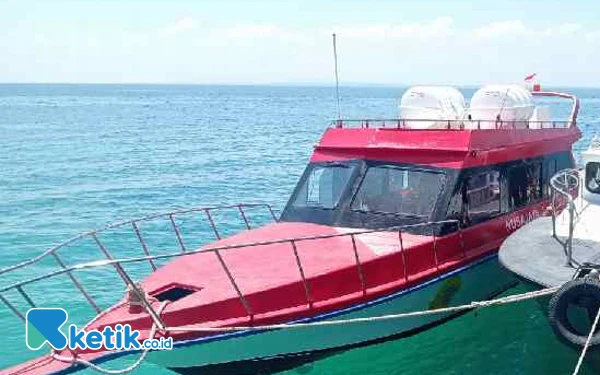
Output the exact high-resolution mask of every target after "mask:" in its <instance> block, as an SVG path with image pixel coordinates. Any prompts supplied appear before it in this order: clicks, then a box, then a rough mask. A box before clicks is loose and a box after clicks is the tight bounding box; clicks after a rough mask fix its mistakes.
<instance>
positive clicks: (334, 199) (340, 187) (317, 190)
mask: <svg viewBox="0 0 600 375" xmlns="http://www.w3.org/2000/svg"><path fill="white" fill-rule="evenodd" d="M354 168H355V167H354V166H353V165H348V164H342V163H327V164H321V165H313V166H312V168H311V169H310V170H309V171H308V174H307V177H306V178H305V179H304V182H303V183H302V184H301V185H300V188H299V189H298V192H297V193H296V197H295V198H294V200H293V203H292V205H293V206H294V207H296V208H307V207H312V208H324V209H333V208H335V207H336V206H337V205H338V203H339V201H340V197H341V195H342V192H343V191H344V190H345V189H346V187H347V185H348V182H349V181H350V176H351V175H352V173H353V172H354Z"/></svg>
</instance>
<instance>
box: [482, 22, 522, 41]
mask: <svg viewBox="0 0 600 375" xmlns="http://www.w3.org/2000/svg"><path fill="white" fill-rule="evenodd" d="M528 32H529V30H528V29H527V28H526V27H525V24H524V23H523V21H520V20H511V21H502V22H493V23H490V24H488V25H485V26H482V27H478V28H476V29H474V30H473V36H475V37H476V38H493V37H498V36H505V35H523V34H527V33H528Z"/></svg>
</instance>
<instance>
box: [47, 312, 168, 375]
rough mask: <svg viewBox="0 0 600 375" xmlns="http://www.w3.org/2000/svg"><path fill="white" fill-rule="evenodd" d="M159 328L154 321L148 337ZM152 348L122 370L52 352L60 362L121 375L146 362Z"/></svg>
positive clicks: (152, 336)
mask: <svg viewBox="0 0 600 375" xmlns="http://www.w3.org/2000/svg"><path fill="white" fill-rule="evenodd" d="M167 303H168V301H165V302H163V304H162V305H161V306H160V307H159V308H158V310H157V313H158V314H161V313H162V311H163V309H164V308H165V306H166V305H167ZM157 329H158V327H157V325H156V323H152V329H151V330H150V335H149V336H148V338H154V336H155V335H156V331H157ZM150 350H151V349H144V351H142V354H141V355H140V357H139V358H138V359H137V360H136V361H135V362H134V363H132V364H131V365H129V366H127V367H125V368H122V369H120V370H110V369H106V368H103V367H100V366H98V365H96V364H94V363H92V362H90V361H86V360H85V359H81V358H78V357H77V355H75V354H73V355H72V356H71V357H66V356H61V355H58V354H56V353H52V354H51V357H52V358H54V359H56V360H57V361H60V362H67V363H71V364H73V365H83V366H87V367H89V368H90V369H92V370H95V371H97V372H99V373H101V374H106V375H121V374H127V373H129V372H131V371H133V370H135V369H136V368H138V367H139V366H140V365H141V364H142V362H144V359H146V356H147V355H148V353H149V352H150Z"/></svg>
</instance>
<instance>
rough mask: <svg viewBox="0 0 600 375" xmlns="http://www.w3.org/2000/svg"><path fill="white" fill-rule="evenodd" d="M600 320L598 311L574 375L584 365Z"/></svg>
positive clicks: (575, 374)
mask: <svg viewBox="0 0 600 375" xmlns="http://www.w3.org/2000/svg"><path fill="white" fill-rule="evenodd" d="M598 320H600V309H598V313H597V314H596V318H595V319H594V324H592V329H591V330H590V333H589V334H588V337H587V340H585V345H584V346H583V350H582V351H581V355H580V356H579V360H578V361H577V366H575V370H574V371H573V375H577V374H578V373H579V369H580V368H581V364H582V363H583V359H584V358H585V353H586V352H587V350H588V347H589V346H590V342H591V341H592V336H594V332H596V327H597V326H598Z"/></svg>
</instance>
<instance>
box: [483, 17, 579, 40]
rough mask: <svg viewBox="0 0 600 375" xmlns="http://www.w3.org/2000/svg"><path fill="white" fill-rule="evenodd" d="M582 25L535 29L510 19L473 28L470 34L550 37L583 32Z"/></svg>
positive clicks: (573, 24)
mask: <svg viewBox="0 0 600 375" xmlns="http://www.w3.org/2000/svg"><path fill="white" fill-rule="evenodd" d="M583 31H584V29H583V26H582V25H580V24H578V23H572V22H567V23H563V24H561V25H559V26H558V27H552V28H544V29H536V28H532V27H528V26H527V25H526V24H525V22H523V21H521V20H510V21H502V22H492V23H490V24H488V25H485V26H481V27H478V28H475V29H474V30H473V31H472V35H473V36H474V37H476V38H482V39H485V38H499V37H506V36H527V37H551V36H571V35H576V34H579V33H581V32H583Z"/></svg>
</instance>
